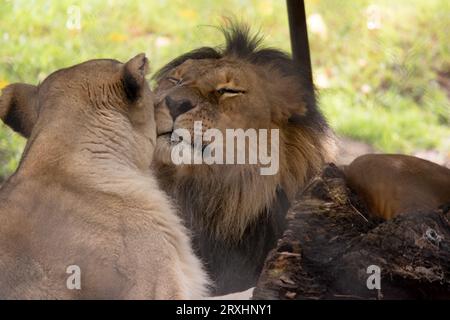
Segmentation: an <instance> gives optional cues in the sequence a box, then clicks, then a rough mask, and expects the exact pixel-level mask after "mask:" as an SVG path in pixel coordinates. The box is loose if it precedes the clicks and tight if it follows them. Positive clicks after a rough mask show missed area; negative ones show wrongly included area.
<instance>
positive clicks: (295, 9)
mask: <svg viewBox="0 0 450 320" xmlns="http://www.w3.org/2000/svg"><path fill="white" fill-rule="evenodd" d="M286 4H287V10H288V18H289V31H290V35H291V47H292V58H293V59H294V60H295V61H297V62H298V63H299V64H300V65H301V66H302V67H303V68H304V70H305V71H306V73H307V77H308V80H309V83H310V85H311V89H312V88H313V77H312V69H311V57H310V54H309V42H308V30H307V26H306V12H305V2H304V0H286Z"/></svg>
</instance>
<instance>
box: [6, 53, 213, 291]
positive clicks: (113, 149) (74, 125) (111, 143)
mask: <svg viewBox="0 0 450 320" xmlns="http://www.w3.org/2000/svg"><path fill="white" fill-rule="evenodd" d="M147 70H148V63H147V59H146V58H145V56H144V55H143V54H141V55H138V56H137V57H135V58H133V59H132V60H130V61H129V62H128V63H126V64H122V63H120V62H118V61H114V60H92V61H88V62H85V63H83V64H80V65H77V66H74V67H71V68H67V69H63V70H60V71H58V72H55V73H53V74H52V75H50V76H49V77H48V78H47V79H46V80H45V81H44V82H43V83H42V84H41V85H39V86H38V87H35V86H30V85H24V84H14V85H11V86H8V87H7V88H5V89H4V90H3V94H2V96H1V98H0V116H1V117H2V119H3V120H4V121H5V122H6V123H7V124H8V125H10V126H11V127H13V128H14V129H15V130H17V131H19V132H20V133H22V134H23V135H25V136H26V137H28V136H29V139H28V144H27V146H26V150H25V152H24V155H23V157H22V160H21V163H20V167H19V169H18V170H17V172H16V173H15V174H14V175H13V176H12V177H11V178H10V179H9V180H8V181H7V182H6V183H5V184H4V185H3V187H2V188H1V189H0V298H2V299H4V298H8V299H17V298H21V299H22V298H24V299H72V298H77V299H85V298H94V299H104V298H110V299H190V298H200V297H203V296H205V295H206V288H207V277H206V276H205V274H204V272H203V270H202V266H201V264H200V261H199V260H198V259H197V258H196V257H195V256H194V254H193V252H192V249H191V247H190V240H189V238H188V236H187V232H186V230H185V228H184V227H183V226H182V224H181V223H180V220H179V218H178V217H177V215H176V214H175V211H174V210H173V208H172V207H171V205H170V202H169V200H168V199H167V197H166V195H165V194H164V193H163V192H162V191H160V189H159V188H158V185H157V183H156V182H155V179H154V178H153V175H152V173H151V172H149V170H148V167H149V165H150V161H151V158H152V155H153V149H154V144H155V140H156V136H155V121H154V110H153V108H154V106H153V98H154V97H153V94H152V92H151V91H150V89H149V87H148V85H147V83H146V81H145V78H144V76H145V73H146V72H147ZM30 133H31V134H30ZM69 265H78V266H79V267H80V268H81V290H69V289H68V288H67V287H66V280H67V278H68V277H69V274H66V268H67V267H68V266H69Z"/></svg>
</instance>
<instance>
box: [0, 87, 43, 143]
mask: <svg viewBox="0 0 450 320" xmlns="http://www.w3.org/2000/svg"><path fill="white" fill-rule="evenodd" d="M37 91H38V90H37V87H36V86H33V85H30V84H25V83H15V84H11V85H9V86H7V87H6V88H4V89H3V90H2V95H1V96H0V118H1V119H2V120H3V122H4V123H5V124H6V125H8V126H9V127H10V128H11V129H13V130H14V131H16V132H18V133H20V134H21V135H23V136H24V137H25V138H28V137H29V136H30V134H31V131H32V130H33V127H34V125H35V123H36V121H37V118H38V98H37Z"/></svg>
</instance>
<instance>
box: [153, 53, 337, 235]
mask: <svg viewBox="0 0 450 320" xmlns="http://www.w3.org/2000/svg"><path fill="white" fill-rule="evenodd" d="M177 80H179V81H181V82H180V83H178V84H176V83H175V82H176V81H177ZM296 82H298V81H297V79H293V78H289V77H286V76H283V75H281V74H280V73H279V72H278V71H277V70H276V68H272V67H270V66H263V65H255V64H252V63H248V62H246V61H245V60H244V59H241V58H239V57H235V56H225V57H223V58H220V59H199V60H187V61H185V62H184V63H182V64H181V65H180V66H178V67H176V68H174V69H172V70H169V71H168V72H167V73H166V74H164V76H163V77H161V79H160V81H159V82H158V86H157V89H156V94H157V99H158V101H159V103H158V104H157V106H156V120H157V128H158V135H159V138H158V143H157V149H156V152H155V161H154V165H155V167H156V168H158V170H157V171H158V172H159V174H158V177H159V178H160V180H161V182H162V186H163V187H164V188H165V189H166V190H168V191H169V192H170V194H172V195H173V196H174V197H175V198H181V196H180V194H184V195H185V196H186V195H187V194H192V197H195V202H193V203H192V211H193V212H194V214H196V216H195V218H194V219H195V220H196V221H194V223H197V224H198V225H199V226H200V228H201V229H202V230H209V231H210V233H211V234H212V235H213V236H215V237H218V238H220V239H225V240H227V241H231V242H237V241H239V239H241V237H242V235H243V233H244V231H245V230H246V228H247V227H248V226H249V225H251V224H252V222H254V221H255V220H256V219H257V218H258V217H260V215H261V212H264V209H266V208H267V209H268V208H271V205H272V203H273V201H274V198H275V194H276V189H277V186H281V187H282V188H283V189H284V191H285V192H286V194H287V196H288V197H289V199H292V198H293V197H294V196H295V194H296V193H297V192H298V191H299V190H302V188H303V186H304V185H305V183H306V182H307V181H308V180H309V179H310V178H311V177H312V176H313V175H314V174H316V173H317V172H319V170H320V169H321V167H322V166H323V164H324V163H325V162H329V161H332V160H333V159H334V154H335V148H336V147H335V141H334V136H333V133H332V132H331V130H325V131H326V132H321V133H318V132H317V131H315V130H312V129H310V128H308V127H307V126H298V125H293V124H290V123H289V121H288V119H289V117H291V116H292V115H293V114H297V115H299V116H302V115H305V114H306V113H307V112H308V111H307V108H306V106H305V104H304V100H303V93H302V92H303V91H302V90H304V88H301V87H299V86H298V84H297V83H296ZM224 84H226V86H227V87H232V88H238V89H242V90H244V91H245V93H244V94H238V95H234V96H230V97H216V98H217V101H216V102H214V97H212V98H211V96H210V95H211V94H212V95H214V91H215V90H217V88H220V87H223V86H224ZM167 96H170V97H171V98H173V99H175V100H183V99H188V100H190V101H192V102H193V103H194V104H195V108H193V109H192V110H190V111H188V112H186V113H184V114H182V115H180V116H179V117H178V118H176V120H175V122H174V121H173V120H172V117H171V116H170V114H169V109H168V107H167V105H166V103H165V98H166V97H167ZM207 97H209V98H207ZM196 120H197V121H200V120H201V121H202V122H203V129H204V130H206V129H208V128H217V129H219V130H221V131H222V132H223V133H224V132H225V129H227V128H231V129H233V128H242V129H244V130H245V129H248V128H255V129H261V128H266V129H280V170H279V172H278V173H277V174H276V175H273V176H262V175H261V174H260V172H259V167H258V166H257V165H253V166H251V165H178V166H175V165H173V163H172V161H171V159H170V152H171V145H170V141H169V139H170V135H167V134H166V135H164V134H165V133H168V132H169V133H170V132H171V131H172V130H174V129H177V128H188V129H190V130H191V132H192V131H193V123H194V121H196ZM188 180H189V187H188V188H185V187H184V186H185V185H187V183H188V182H187V181H188ZM194 195H195V196H194Z"/></svg>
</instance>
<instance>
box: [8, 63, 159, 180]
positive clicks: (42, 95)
mask: <svg viewBox="0 0 450 320" xmlns="http://www.w3.org/2000/svg"><path fill="white" fill-rule="evenodd" d="M147 72H148V61H147V58H146V57H145V55H144V54H140V55H138V56H136V57H134V58H133V59H131V60H130V61H128V62H127V63H121V62H119V61H116V60H109V59H101V60H91V61H87V62H84V63H81V64H78V65H75V66H73V67H70V68H65V69H61V70H58V71H56V72H54V73H52V74H51V75H49V76H48V77H47V78H46V79H45V80H44V81H43V82H42V83H40V84H39V85H37V86H35V85H30V84H24V83H16V84H12V85H9V86H7V87H6V88H5V89H3V91H2V95H1V97H0V117H1V119H2V120H3V121H4V122H5V123H6V124H7V125H8V126H10V127H11V128H12V129H13V130H15V131H17V132H19V133H20V134H22V135H23V136H25V137H26V138H29V139H28V144H27V146H26V150H25V154H24V157H23V159H25V158H26V155H27V153H29V152H33V153H34V157H33V159H34V161H33V167H34V170H38V169H37V167H40V169H41V170H40V171H41V172H44V170H42V166H45V165H48V164H49V163H50V164H51V165H52V166H55V165H57V164H60V167H64V166H65V163H64V161H65V160H64V159H66V158H67V157H69V156H73V155H80V157H78V159H81V158H82V156H84V155H89V156H90V158H92V159H93V158H98V159H101V158H104V159H106V157H109V158H110V159H111V162H112V160H113V158H114V157H116V158H117V161H122V162H124V161H128V162H127V163H128V164H129V165H130V166H134V167H136V168H139V169H142V170H146V169H147V168H148V167H149V166H150V162H151V159H152V156H153V150H154V144H155V140H156V132H155V122H154V103H153V93H152V92H151V91H150V88H149V86H148V84H147V82H146V80H145V75H146V73H147ZM124 157H127V159H126V160H125V158H124ZM30 158H31V157H30ZM85 158H86V157H84V158H83V159H85ZM36 160H38V161H36ZM46 160H47V161H46ZM83 161H84V160H83ZM67 162H68V161H67ZM71 164H73V162H71ZM79 164H80V165H83V163H82V160H80V163H79ZM86 167H88V164H87V163H86ZM47 173H48V172H47Z"/></svg>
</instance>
